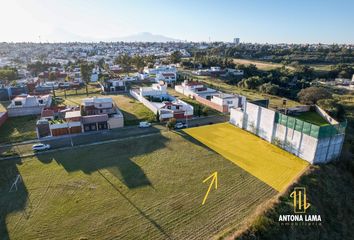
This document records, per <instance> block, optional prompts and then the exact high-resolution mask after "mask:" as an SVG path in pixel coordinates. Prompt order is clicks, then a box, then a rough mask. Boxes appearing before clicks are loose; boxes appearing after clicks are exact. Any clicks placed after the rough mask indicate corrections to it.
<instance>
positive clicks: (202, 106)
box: [167, 88, 220, 116]
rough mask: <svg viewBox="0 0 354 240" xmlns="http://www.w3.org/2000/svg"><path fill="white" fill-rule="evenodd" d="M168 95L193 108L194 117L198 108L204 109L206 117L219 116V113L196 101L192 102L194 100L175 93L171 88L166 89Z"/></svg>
mask: <svg viewBox="0 0 354 240" xmlns="http://www.w3.org/2000/svg"><path fill="white" fill-rule="evenodd" d="M167 90H168V93H169V94H170V95H172V96H174V97H177V98H179V99H181V100H182V101H185V102H186V103H188V104H190V105H192V106H193V108H194V112H195V115H197V109H198V108H200V109H201V110H202V109H203V108H206V110H207V111H206V113H207V115H208V116H211V115H217V114H220V112H219V111H217V110H215V109H212V108H210V107H207V106H205V105H203V104H201V103H199V102H198V101H196V100H194V99H191V98H189V97H187V96H185V95H183V94H181V93H179V92H177V91H175V90H174V89H173V88H168V89H167Z"/></svg>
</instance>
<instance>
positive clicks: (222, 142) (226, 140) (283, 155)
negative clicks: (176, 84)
mask: <svg viewBox="0 0 354 240" xmlns="http://www.w3.org/2000/svg"><path fill="white" fill-rule="evenodd" d="M184 131H185V132H186V133H188V134H190V135H191V136H192V137H193V138H195V139H197V140H198V141H200V142H202V143H203V144H205V145H207V146H208V147H210V148H211V149H213V150H214V151H216V152H217V153H219V154H221V155H222V156H224V157H225V158H226V159H229V160H230V161H232V162H233V163H235V164H237V165H238V166H239V167H241V168H242V169H244V170H246V171H247V172H248V173H250V174H252V175H253V176H255V177H257V178H258V179H260V180H261V181H263V182H265V183H266V184H268V185H269V186H271V187H273V188H274V189H276V190H277V191H279V192H280V191H283V190H284V189H285V188H286V187H287V186H289V184H291V183H292V182H293V181H294V179H295V178H296V177H297V176H299V174H301V172H303V171H304V169H305V168H306V167H307V166H308V163H307V162H306V161H304V160H301V159H300V158H298V157H296V156H294V155H292V154H290V153H288V152H286V151H284V150H282V149H280V148H278V147H276V146H274V145H272V144H270V143H268V142H266V141H264V140H262V139H260V138H258V137H256V136H254V135H252V134H251V133H248V132H246V131H244V130H242V129H240V128H237V127H235V126H233V125H231V124H229V123H220V124H215V125H208V126H202V127H199V128H189V129H185V130H184Z"/></svg>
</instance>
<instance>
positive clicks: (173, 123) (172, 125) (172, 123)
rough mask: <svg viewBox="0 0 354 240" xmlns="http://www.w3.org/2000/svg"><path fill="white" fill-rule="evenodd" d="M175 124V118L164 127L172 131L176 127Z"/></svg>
mask: <svg viewBox="0 0 354 240" xmlns="http://www.w3.org/2000/svg"><path fill="white" fill-rule="evenodd" d="M176 122H177V120H176V118H170V119H169V120H168V121H167V123H166V127H167V128H168V130H172V129H174V128H175V126H176Z"/></svg>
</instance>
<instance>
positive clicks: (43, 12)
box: [0, 0, 354, 43]
mask: <svg viewBox="0 0 354 240" xmlns="http://www.w3.org/2000/svg"><path fill="white" fill-rule="evenodd" d="M0 6H1V8H2V10H3V11H2V14H0V27H1V29H2V30H1V31H2V33H1V35H0V41H39V40H41V41H47V40H48V41H71V40H73V39H75V38H76V39H77V38H79V39H82V40H88V41H90V40H101V39H109V38H115V37H123V36H127V35H131V34H136V33H139V32H151V33H154V34H162V35H165V36H168V37H172V38H176V39H181V40H191V41H208V40H209V38H210V39H211V40H212V41H219V40H220V41H232V38H234V37H240V38H241V41H242V42H260V43H265V42H269V43H282V42H288V43H318V42H322V43H354V30H353V29H354V27H353V24H354V1H349V0H348V1H344V0H337V1H334V0H333V1H329V0H312V1H311V0H307V1H303V0H297V1H282V0H263V1H262V0H229V1H226V0H218V1H216V0H215V1H211V0H189V1H187V0H174V1H173V0H125V1H120V0H59V1H55V0H0Z"/></svg>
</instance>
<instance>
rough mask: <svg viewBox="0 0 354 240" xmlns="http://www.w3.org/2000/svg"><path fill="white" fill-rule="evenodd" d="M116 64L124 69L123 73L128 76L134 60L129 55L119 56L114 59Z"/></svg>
mask: <svg viewBox="0 0 354 240" xmlns="http://www.w3.org/2000/svg"><path fill="white" fill-rule="evenodd" d="M114 63H115V64H119V66H120V67H121V68H122V69H123V71H124V72H125V73H126V74H128V73H129V71H130V68H131V65H132V58H131V57H130V56H129V55H128V54H123V55H119V56H118V57H116V58H115V59H114Z"/></svg>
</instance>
